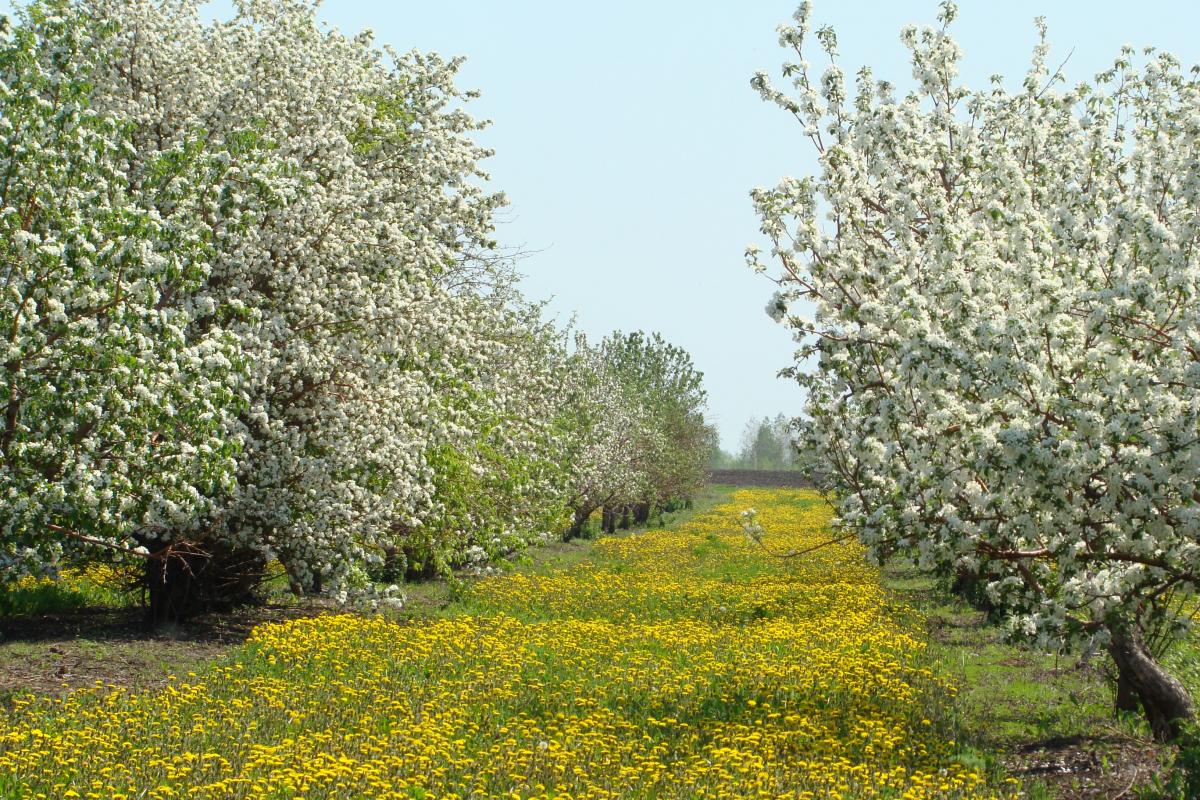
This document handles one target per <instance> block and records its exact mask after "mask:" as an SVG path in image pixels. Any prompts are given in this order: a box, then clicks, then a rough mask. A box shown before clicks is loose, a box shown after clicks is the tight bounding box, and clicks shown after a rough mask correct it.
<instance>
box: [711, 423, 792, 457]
mask: <svg viewBox="0 0 1200 800" xmlns="http://www.w3.org/2000/svg"><path fill="white" fill-rule="evenodd" d="M740 445H741V446H740V448H739V449H738V451H737V453H736V454H730V453H728V452H726V451H725V450H724V449H722V448H721V447H720V446H719V445H718V444H714V445H713V449H712V457H711V459H710V460H709V467H710V468H711V469H764V470H779V469H787V470H798V469H800V468H801V463H800V457H799V452H798V451H797V450H796V446H795V444H794V442H793V440H792V421H791V420H790V419H789V418H788V417H786V416H784V415H783V414H777V415H776V416H775V417H774V418H772V417H766V416H764V417H763V418H762V419H758V418H751V419H750V421H749V422H747V423H746V427H745V428H744V429H743V430H742V437H741V443H740Z"/></svg>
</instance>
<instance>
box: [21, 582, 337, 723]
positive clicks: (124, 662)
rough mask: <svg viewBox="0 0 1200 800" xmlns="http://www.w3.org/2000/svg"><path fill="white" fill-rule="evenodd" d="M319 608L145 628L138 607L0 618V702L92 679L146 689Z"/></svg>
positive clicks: (262, 610)
mask: <svg viewBox="0 0 1200 800" xmlns="http://www.w3.org/2000/svg"><path fill="white" fill-rule="evenodd" d="M327 611H328V609H327V608H324V607H322V606H319V605H315V604H310V605H288V606H283V605H275V606H272V605H266V606H261V607H256V608H245V609H239V610H237V611H234V612H230V613H226V614H208V615H205V616H202V617H198V618H197V619H195V620H192V621H189V622H187V623H186V624H182V625H177V626H172V627H164V628H158V629H153V630H152V629H149V628H148V627H147V626H146V624H145V622H144V614H143V612H142V610H141V609H139V608H119V609H108V608H87V609H80V610H77V611H69V612H60V613H53V614H35V615H30V616H16V617H2V618H0V703H3V702H6V701H7V700H8V699H9V698H11V697H12V696H13V695H15V694H19V693H25V692H33V693H37V694H56V693H59V692H63V691H67V690H70V689H74V688H78V687H81V686H92V685H95V684H96V683H97V682H99V683H102V684H105V685H114V686H125V687H129V688H150V687H154V686H158V685H162V684H164V683H165V682H166V681H167V680H168V679H169V677H170V676H171V675H180V674H184V673H187V672H188V671H190V670H194V669H195V668H197V667H199V666H201V665H203V664H205V663H207V662H210V661H212V660H214V659H216V658H219V657H220V656H221V655H223V654H224V653H225V651H227V650H228V649H229V648H230V647H232V646H233V645H236V644H240V643H241V642H243V641H245V639H246V637H247V636H248V635H249V633H250V631H251V630H252V629H253V628H254V626H255V625H259V624H261V623H264V622H276V621H280V620H285V619H296V618H299V617H306V616H313V615H315V614H321V613H327Z"/></svg>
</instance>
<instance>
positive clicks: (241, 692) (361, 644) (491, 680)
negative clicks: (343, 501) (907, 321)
mask: <svg viewBox="0 0 1200 800" xmlns="http://www.w3.org/2000/svg"><path fill="white" fill-rule="evenodd" d="M811 499H812V496H811V495H810V494H807V493H795V492H769V491H761V490H756V491H739V492H736V493H734V494H732V495H729V496H727V499H726V501H725V502H722V503H719V504H717V505H714V506H712V507H709V508H708V509H706V510H704V509H701V510H697V511H696V512H695V513H694V514H693V515H691V516H690V517H689V518H688V519H686V520H683V521H681V522H679V523H678V524H676V525H675V526H673V527H671V528H666V529H654V530H649V531H645V532H642V533H640V534H630V535H626V536H621V537H607V538H604V539H600V540H597V541H596V542H595V543H593V544H592V545H591V548H590V550H584V549H583V548H582V547H580V548H575V547H572V548H571V549H569V550H559V551H557V552H555V551H553V550H552V551H550V552H548V553H546V554H545V555H544V556H542V557H540V558H541V560H540V561H539V559H538V558H533V557H532V556H531V561H530V562H528V563H526V564H524V565H521V564H517V565H514V566H513V567H512V568H511V569H510V571H509V572H508V573H507V574H504V575H500V576H496V577H492V578H487V579H484V580H481V581H478V582H476V583H472V584H470V585H469V586H466V587H462V588H460V589H459V591H458V593H457V595H456V596H455V597H454V598H451V599H449V600H448V602H446V603H444V604H441V605H438V604H437V603H430V604H429V605H430V613H431V616H429V617H426V618H418V617H414V616H410V617H408V618H407V619H400V620H397V619H390V618H387V617H383V616H373V617H363V616H353V615H334V616H325V617H321V618H310V619H300V620H294V621H290V622H285V623H281V624H271V625H265V626H261V627H259V628H257V629H256V630H255V631H254V633H253V634H252V635H251V637H250V639H249V641H248V642H247V643H246V645H245V646H243V647H240V648H236V649H234V650H233V651H231V652H230V653H229V654H228V655H227V656H226V657H225V658H223V659H221V660H218V661H216V662H215V663H213V664H212V665H210V666H208V667H205V668H202V669H198V670H193V672H194V673H195V674H193V675H179V676H178V677H177V678H175V679H172V680H169V681H168V682H167V683H166V684H165V685H164V686H162V687H161V688H152V689H148V690H139V691H124V690H121V689H119V688H111V687H103V686H102V687H98V688H95V689H89V690H83V691H77V692H74V693H71V694H68V695H66V696H65V697H60V698H51V697H27V698H19V699H18V700H17V702H15V703H14V708H13V710H12V711H11V712H9V713H8V714H7V715H6V717H7V718H6V719H4V720H3V723H2V724H0V797H5V798H7V797H18V796H22V797H24V796H37V795H38V794H39V793H40V794H42V795H45V796H48V797H69V796H80V797H106V798H114V800H119V799H120V798H132V797H148V798H166V797H175V796H182V795H183V794H184V793H185V792H186V793H187V794H188V796H192V797H201V798H203V797H214V798H215V797H222V798H225V797H235V798H236V797H268V798H270V797H289V798H293V797H314V798H315V797H321V798H349V797H391V798H413V797H435V796H436V797H467V796H489V797H490V796H510V797H537V798H549V797H576V798H579V797H597V798H599V797H631V798H652V797H664V798H665V797H679V798H684V797H686V798H693V797H714V798H715V797H739V798H740V797H790V798H793V800H801V799H802V798H803V800H815V798H834V797H840V798H843V800H850V799H851V798H879V799H880V800H925V799H929V800H932V799H933V798H938V799H939V800H942V799H944V800H966V799H967V798H990V797H997V796H1000V795H1011V793H1012V792H1011V786H1010V785H1008V784H1000V785H997V786H989V785H987V783H986V781H985V778H984V776H983V775H982V774H981V773H980V771H979V770H978V769H977V768H975V767H974V766H973V765H972V764H970V763H968V762H970V760H971V758H972V754H971V753H970V751H968V750H966V749H964V748H963V747H962V746H961V745H960V744H958V743H956V742H955V741H953V738H952V728H951V726H952V725H953V723H954V720H955V714H954V711H953V704H952V699H951V698H952V690H951V687H950V686H949V685H948V684H947V682H946V681H945V680H943V679H942V678H941V677H940V676H939V675H938V674H937V671H936V670H935V669H933V666H934V662H933V661H932V660H931V659H930V657H929V654H928V653H927V652H926V648H925V645H924V643H923V641H922V638H923V631H922V630H918V629H917V627H915V625H914V624H913V623H912V622H911V620H910V617H911V612H910V611H908V610H907V609H906V608H904V607H903V606H902V605H901V604H899V603H891V602H889V599H888V597H887V596H886V595H885V593H884V590H883V588H882V586H881V584H880V575H879V573H878V571H877V570H874V569H872V568H870V567H868V566H867V565H866V564H865V563H864V562H863V560H862V557H861V550H860V549H859V548H858V547H857V546H855V545H851V544H845V545H840V546H838V547H832V548H826V549H823V550H819V551H817V552H815V553H814V554H812V555H811V556H809V557H806V558H804V559H776V558H772V557H771V556H769V555H767V554H766V553H764V552H763V550H762V549H761V548H759V547H757V546H754V545H752V544H750V543H748V542H747V541H746V540H745V539H744V537H743V536H742V535H741V533H740V530H739V528H738V524H737V520H736V511H738V510H740V509H741V508H744V507H745V506H747V505H753V506H755V507H756V508H757V509H758V511H759V519H760V520H761V521H762V523H763V524H764V525H765V526H767V528H768V530H769V531H771V536H772V541H773V542H775V543H778V545H779V546H780V547H782V548H784V549H799V548H803V547H805V546H808V545H811V544H813V543H816V542H819V541H823V540H824V539H825V538H826V537H827V536H828V532H827V529H826V527H825V522H826V520H827V518H828V511H827V510H826V509H824V508H823V507H821V506H820V505H818V504H815V503H812V502H810V501H811Z"/></svg>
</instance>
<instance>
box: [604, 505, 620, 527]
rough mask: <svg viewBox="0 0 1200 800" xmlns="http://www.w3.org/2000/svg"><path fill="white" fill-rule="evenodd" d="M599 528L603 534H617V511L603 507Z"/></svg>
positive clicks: (609, 507) (610, 507)
mask: <svg viewBox="0 0 1200 800" xmlns="http://www.w3.org/2000/svg"><path fill="white" fill-rule="evenodd" d="M600 527H601V528H602V529H603V530H604V532H605V533H616V532H617V511H616V509H614V508H613V507H612V506H605V507H604V511H603V512H601V522H600Z"/></svg>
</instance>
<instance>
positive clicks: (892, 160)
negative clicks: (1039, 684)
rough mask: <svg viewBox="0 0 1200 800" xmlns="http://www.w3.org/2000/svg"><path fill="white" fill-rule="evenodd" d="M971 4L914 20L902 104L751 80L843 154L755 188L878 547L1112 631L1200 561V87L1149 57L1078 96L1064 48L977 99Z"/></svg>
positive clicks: (1168, 63)
mask: <svg viewBox="0 0 1200 800" xmlns="http://www.w3.org/2000/svg"><path fill="white" fill-rule="evenodd" d="M953 16H954V7H953V5H952V4H950V3H946V4H944V5H943V13H942V22H943V24H942V26H941V27H940V28H926V29H922V30H917V29H910V30H906V31H905V32H904V35H903V37H902V38H903V41H904V43H905V44H906V45H907V46H908V47H909V48H910V50H911V51H912V63H913V76H914V79H915V88H914V89H913V90H912V91H911V92H910V93H909V94H907V95H905V96H903V97H897V96H896V95H895V92H894V90H893V88H892V87H891V86H890V85H889V84H886V83H883V82H875V81H874V80H873V79H872V78H871V74H870V72H869V71H868V70H863V71H862V72H860V73H859V81H858V84H857V91H856V92H855V93H854V95H853V96H852V97H851V98H849V99H847V98H846V97H845V93H844V91H843V89H842V88H841V86H840V79H839V78H838V75H840V73H837V74H833V75H827V77H826V78H824V79H822V80H821V81H820V82H819V85H818V82H816V81H813V80H810V77H809V71H808V67H807V66H806V65H804V64H803V63H802V62H801V63H793V64H789V65H787V66H786V67H785V70H784V72H785V75H787V76H789V77H791V78H792V80H793V82H794V86H795V89H796V91H797V92H798V95H799V99H791V96H790V95H789V94H788V93H786V92H783V91H779V90H776V89H774V88H773V87H772V86H771V85H770V82H769V81H768V80H767V79H766V77H765V76H763V75H759V76H757V77H756V78H755V79H754V86H755V87H756V88H757V89H758V90H759V91H760V92H761V93H762V94H763V96H764V97H765V98H767V99H769V100H773V101H775V102H778V103H779V104H780V105H782V106H783V107H784V108H785V109H786V110H788V111H789V112H791V113H794V114H797V115H798V116H799V117H800V121H801V123H802V124H803V125H804V126H805V130H806V132H807V133H808V134H809V135H810V136H811V138H812V141H813V143H814V145H815V146H816V148H817V149H818V152H819V154H820V163H821V171H820V174H818V175H816V176H813V177H808V178H803V179H798V180H797V179H787V180H785V181H783V182H782V183H780V184H779V185H778V186H777V187H776V188H774V189H770V190H757V191H755V192H754V193H753V199H754V202H755V204H756V206H757V209H758V212H759V214H760V217H761V220H762V231H763V233H764V234H765V235H766V237H767V238H768V239H769V240H770V241H771V243H772V247H771V248H770V254H769V260H770V261H772V262H774V263H775V264H776V269H775V271H774V274H775V276H776V278H777V282H778V284H779V288H780V291H779V293H778V294H777V295H776V296H775V297H774V298H773V299H772V301H771V304H770V306H769V309H770V312H771V314H772V316H776V317H777V318H779V319H780V320H782V322H783V323H784V324H785V325H787V326H789V327H790V328H791V329H792V330H793V331H794V333H795V335H796V336H797V338H798V339H799V340H800V341H801V342H802V343H803V349H802V350H801V351H800V353H799V355H798V359H797V366H796V368H795V369H794V370H793V374H795V375H797V377H798V378H799V380H800V381H801V383H802V384H803V385H804V386H805V387H806V389H807V392H808V397H807V406H806V412H807V423H806V425H805V428H804V430H803V432H802V435H801V439H802V441H801V444H802V446H803V447H805V448H807V449H808V450H809V451H810V452H811V453H813V454H815V455H816V457H817V459H818V461H819V464H820V471H821V472H822V473H824V474H825V475H826V476H827V477H828V478H829V480H830V481H831V486H830V488H831V489H832V490H833V491H834V493H835V496H836V499H837V503H838V507H839V512H840V521H841V524H842V525H845V526H848V527H849V528H851V529H853V530H856V531H857V532H858V533H859V534H860V535H861V538H862V539H863V540H864V541H865V542H866V543H867V544H868V545H869V546H870V547H871V548H872V550H873V551H874V553H875V554H876V555H878V556H880V557H884V556H887V555H888V554H891V553H894V552H903V553H907V554H910V555H912V556H913V557H915V558H917V559H919V561H920V563H921V564H923V565H924V566H926V567H928V568H931V569H936V570H938V571H941V572H943V573H945V574H950V575H954V574H956V573H957V574H959V575H967V576H975V577H976V579H978V580H980V581H981V582H982V583H983V584H984V585H985V587H986V592H987V594H988V596H989V598H990V601H991V602H992V603H993V604H995V605H996V606H997V607H999V608H1001V609H1003V610H1004V611H1005V612H1006V613H1007V614H1008V615H1009V617H1010V628H1011V630H1012V631H1013V632H1014V633H1016V634H1019V635H1021V636H1025V637H1028V638H1030V639H1032V640H1036V641H1038V642H1039V643H1041V644H1043V645H1045V646H1051V647H1053V646H1061V645H1062V644H1063V643H1065V642H1070V641H1072V640H1074V641H1078V640H1080V639H1085V640H1092V639H1094V638H1095V637H1100V638H1101V640H1103V637H1106V636H1108V635H1109V634H1114V632H1117V631H1123V630H1129V629H1131V628H1135V627H1137V626H1139V625H1141V624H1142V623H1143V622H1145V620H1146V619H1147V617H1149V616H1153V614H1154V613H1155V612H1157V611H1161V610H1163V609H1164V608H1165V606H1166V604H1167V603H1168V602H1169V601H1170V599H1171V598H1172V597H1173V596H1176V597H1177V596H1178V593H1180V592H1191V591H1193V590H1194V589H1195V586H1196V581H1197V578H1198V577H1200V494H1198V493H1197V491H1196V485H1197V479H1198V478H1200V303H1198V302H1197V301H1198V299H1200V297H1198V293H1200V246H1198V245H1200V81H1198V80H1197V77H1196V73H1195V72H1193V73H1191V74H1190V75H1189V74H1184V73H1182V72H1181V71H1180V68H1179V64H1178V63H1177V62H1176V60H1175V59H1174V58H1172V57H1171V56H1169V55H1167V54H1163V53H1157V52H1154V51H1151V50H1147V51H1146V52H1145V54H1144V56H1145V58H1144V65H1143V66H1141V67H1139V66H1136V65H1135V63H1134V61H1135V59H1134V57H1133V55H1134V54H1133V53H1131V52H1129V51H1125V52H1123V53H1122V54H1121V56H1120V58H1119V59H1118V60H1117V62H1116V63H1115V65H1114V67H1113V68H1112V69H1111V70H1109V71H1107V72H1105V73H1103V74H1101V75H1099V76H1098V77H1097V80H1096V83H1095V85H1088V84H1081V85H1079V86H1075V87H1073V88H1068V87H1066V86H1064V85H1063V82H1062V80H1061V77H1060V76H1059V75H1058V74H1056V73H1055V74H1052V73H1051V71H1050V70H1049V69H1048V68H1047V66H1046V60H1045V59H1046V55H1047V48H1046V47H1045V44H1044V41H1043V44H1042V45H1040V46H1039V47H1038V49H1037V50H1036V51H1035V54H1034V59H1033V63H1032V67H1031V69H1030V71H1029V73H1028V74H1027V75H1026V77H1025V80H1024V82H1023V84H1022V85H1021V88H1020V89H1019V90H1017V91H1014V92H1010V91H1007V90H1005V89H1004V88H1003V85H1002V84H1001V83H1000V81H999V79H998V78H997V79H995V81H994V82H993V85H991V86H989V87H987V88H986V89H984V90H980V91H971V90H968V89H967V88H966V87H964V86H962V85H961V84H960V83H959V82H958V81H957V80H956V74H957V63H958V60H959V58H960V55H961V54H960V51H959V49H958V47H957V46H956V45H955V43H954V42H953V40H952V39H951V38H950V36H949V35H948V33H947V32H946V26H947V24H948V23H949V22H950V21H951V20H952V18H953ZM798 25H799V27H798V28H788V29H786V30H785V31H784V35H783V37H782V38H783V39H784V44H785V45H788V46H791V47H794V48H796V52H797V53H799V52H800V48H801V47H802V45H803V44H804V41H805V37H806V34H807V32H808V17H807V9H802V13H801V14H800V15H799V16H798ZM826 40H827V39H823V40H822V41H823V42H824V41H826ZM827 49H830V51H831V52H830V56H831V58H832V57H834V56H835V55H836V54H835V53H834V52H833V51H832V47H828V48H827ZM748 260H749V261H750V262H751V266H752V267H754V268H755V269H758V270H765V269H766V268H767V267H766V265H765V264H764V263H763V262H762V261H761V260H760V258H759V256H758V254H757V252H756V251H755V250H753V249H752V250H751V251H750V252H749V253H748ZM810 316H811V317H812V319H809V318H808V317H810ZM810 358H811V359H816V369H815V371H811V372H805V370H804V368H805V366H806V364H808V363H809V362H808V359H810ZM1114 635H1115V634H1114Z"/></svg>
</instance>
